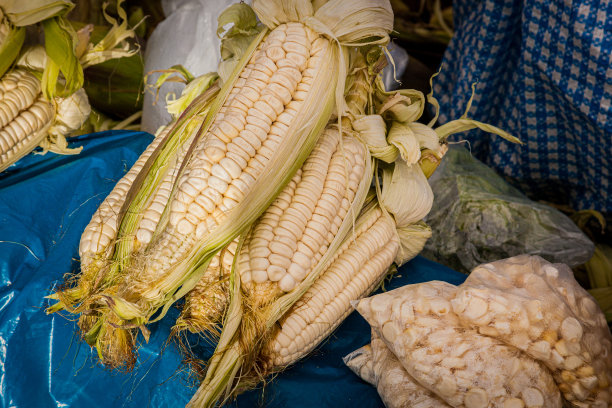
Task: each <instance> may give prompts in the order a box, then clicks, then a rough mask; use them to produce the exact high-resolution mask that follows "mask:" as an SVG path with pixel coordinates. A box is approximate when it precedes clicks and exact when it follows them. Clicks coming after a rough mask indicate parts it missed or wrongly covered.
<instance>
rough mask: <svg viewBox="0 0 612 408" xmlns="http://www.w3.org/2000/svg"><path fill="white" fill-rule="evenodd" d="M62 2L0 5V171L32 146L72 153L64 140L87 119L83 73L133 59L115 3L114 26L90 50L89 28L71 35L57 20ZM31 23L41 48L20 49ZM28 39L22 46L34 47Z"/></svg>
mask: <svg viewBox="0 0 612 408" xmlns="http://www.w3.org/2000/svg"><path fill="white" fill-rule="evenodd" d="M72 7H74V4H73V3H72V2H70V1H55V0H36V1H28V2H15V1H4V0H3V1H0V172H1V171H3V170H5V169H6V168H7V167H9V166H10V165H12V164H13V163H15V162H16V161H17V160H19V159H20V158H21V157H23V156H25V155H26V154H28V153H30V152H31V151H32V150H33V149H34V148H36V147H37V146H40V147H41V148H42V149H43V152H47V151H52V152H55V153H61V154H74V153H78V152H80V150H81V149H80V148H76V149H71V148H68V143H67V141H66V137H69V136H71V135H73V134H74V133H75V131H77V130H78V129H80V128H81V127H82V126H83V125H84V123H85V122H86V120H87V119H88V117H89V115H90V113H91V107H90V105H89V101H88V99H87V95H86V93H85V90H84V89H83V87H82V86H83V69H85V68H87V67H89V66H91V65H94V64H99V63H102V62H104V61H107V60H109V59H113V58H122V57H127V56H131V55H134V54H135V53H136V52H137V51H138V49H137V48H135V47H134V46H131V45H130V43H129V42H128V39H131V38H133V37H134V31H133V30H132V29H129V28H128V27H127V16H126V14H125V12H124V11H123V9H122V8H121V1H119V2H118V5H117V10H118V13H119V16H120V18H121V19H122V21H121V23H119V22H118V21H116V20H114V19H112V18H110V17H108V16H107V15H106V14H105V17H106V18H107V19H108V21H109V23H110V24H111V25H112V28H110V30H109V31H108V32H107V33H106V35H105V36H104V37H103V38H102V39H101V40H100V41H99V42H97V43H95V44H94V43H92V42H91V41H90V34H91V30H92V27H91V26H85V27H83V28H82V29H81V30H79V31H78V32H75V31H74V29H73V28H72V26H71V25H70V23H69V22H68V20H66V18H65V14H66V13H67V12H69V11H70V10H71V9H72ZM35 24H38V25H40V26H41V27H42V29H43V31H44V33H45V44H44V46H43V45H29V46H27V47H24V46H23V44H24V41H25V38H26V27H27V26H31V25H35ZM36 41H37V40H36V39H32V38H30V39H29V41H28V44H30V43H33V44H36Z"/></svg>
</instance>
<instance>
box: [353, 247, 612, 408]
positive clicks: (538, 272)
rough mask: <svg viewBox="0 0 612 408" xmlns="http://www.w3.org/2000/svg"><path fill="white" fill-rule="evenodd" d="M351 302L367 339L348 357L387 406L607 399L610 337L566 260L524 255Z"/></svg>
mask: <svg viewBox="0 0 612 408" xmlns="http://www.w3.org/2000/svg"><path fill="white" fill-rule="evenodd" d="M355 307H356V309H357V310H358V311H359V313H361V314H362V315H363V316H364V317H365V319H366V320H367V321H368V322H369V323H370V324H371V325H372V343H371V345H370V346H368V347H366V348H364V349H360V350H358V351H356V352H354V353H352V354H351V355H349V356H347V357H346V358H345V362H346V363H347V365H348V366H349V367H350V368H351V369H353V370H354V371H355V372H356V373H357V374H358V375H360V376H362V377H363V378H364V379H365V380H366V381H368V382H370V383H372V384H373V385H375V386H376V387H377V389H378V391H379V393H380V395H381V397H382V398H383V400H384V401H385V404H386V405H387V406H388V407H400V406H404V407H408V406H453V407H467V408H477V407H482V408H484V407H492V406H494V407H505V408H510V407H517V408H518V407H528V408H531V407H561V406H562V399H561V396H563V398H564V400H565V401H566V402H567V403H568V404H569V405H570V406H572V407H601V408H606V407H609V406H611V405H612V393H611V392H610V385H611V380H612V337H611V336H610V331H609V329H608V326H607V324H606V319H605V317H604V315H603V313H602V312H601V310H600V309H599V308H598V307H597V305H596V303H595V301H594V299H593V298H592V297H591V296H590V295H589V294H588V293H587V292H586V291H585V290H584V289H583V288H582V287H580V285H579V284H578V283H577V282H576V281H575V280H574V277H573V273H572V271H571V270H570V269H569V267H567V266H566V265H562V264H550V263H548V262H546V261H545V260H543V259H542V258H540V257H536V256H527V255H522V256H517V257H514V258H509V259H506V260H502V261H496V262H493V263H490V264H485V265H481V266H479V267H477V268H476V269H474V270H473V271H472V273H471V274H470V276H469V277H468V278H467V280H466V281H465V282H464V283H463V284H462V285H460V286H459V287H455V286H453V285H451V284H448V283H445V282H427V283H423V284H418V285H408V286H405V287H402V288H399V289H396V290H394V291H391V292H387V293H383V294H380V295H376V296H373V297H371V298H365V299H362V300H360V301H358V302H356V303H355Z"/></svg>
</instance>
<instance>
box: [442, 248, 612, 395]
mask: <svg viewBox="0 0 612 408" xmlns="http://www.w3.org/2000/svg"><path fill="white" fill-rule="evenodd" d="M451 303H452V307H453V311H454V312H455V313H456V314H457V315H458V316H459V320H460V322H461V324H462V325H464V326H466V327H471V328H474V329H475V330H478V332H479V333H481V334H483V335H487V336H490V337H492V338H495V339H497V340H500V341H502V342H504V343H506V344H508V345H511V346H514V347H516V348H519V349H521V350H523V351H524V352H525V353H526V354H527V355H529V356H530V357H532V358H534V359H537V360H539V361H541V362H542V363H544V364H545V365H546V366H547V367H548V368H549V369H550V370H551V372H552V374H553V377H554V379H555V381H556V382H557V384H558V386H559V389H560V390H561V392H562V393H563V396H564V397H565V398H566V399H567V400H568V401H570V402H571V403H572V404H573V405H574V406H577V407H608V406H610V404H612V393H611V391H610V382H611V379H612V337H611V336H610V331H609V329H608V325H607V323H606V319H605V317H604V314H603V313H602V312H601V310H600V309H599V307H598V306H597V304H596V303H595V301H594V299H593V298H592V297H591V296H590V295H589V294H588V293H587V291H585V290H584V289H583V288H582V287H580V285H579V284H578V283H577V282H576V280H575V279H574V276H573V273H572V271H571V269H570V268H569V267H567V266H565V265H562V264H551V263H549V262H547V261H545V260H544V259H542V258H540V257H538V256H528V255H522V256H517V257H513V258H508V259H505V260H501V261H496V262H492V263H488V264H484V265H481V266H479V267H477V268H475V269H474V270H473V271H472V273H471V274H470V276H469V277H468V278H467V280H466V281H465V283H464V284H462V285H461V286H460V287H459V290H458V292H457V295H456V297H455V299H453V300H452V301H451Z"/></svg>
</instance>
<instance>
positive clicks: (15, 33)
mask: <svg viewBox="0 0 612 408" xmlns="http://www.w3.org/2000/svg"><path fill="white" fill-rule="evenodd" d="M25 35H26V30H25V28H24V27H16V26H13V25H12V24H11V23H10V22H9V21H8V19H6V18H4V16H3V14H2V10H1V9H0V76H2V75H4V73H5V72H6V71H7V70H8V69H9V68H10V66H11V65H13V62H15V59H17V56H18V55H19V51H21V47H22V46H23V41H24V40H25Z"/></svg>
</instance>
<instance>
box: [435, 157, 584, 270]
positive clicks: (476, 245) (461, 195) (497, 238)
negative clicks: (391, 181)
mask: <svg viewBox="0 0 612 408" xmlns="http://www.w3.org/2000/svg"><path fill="white" fill-rule="evenodd" d="M429 182H430V185H431V188H432V190H433V192H434V196H435V200H434V204H433V207H432V209H431V211H430V213H429V215H428V216H427V217H426V222H427V224H429V226H431V229H432V232H433V233H432V237H431V239H430V240H429V241H428V242H427V244H426V245H425V249H424V251H423V255H424V256H426V257H427V258H429V259H432V260H435V261H437V262H440V263H442V264H444V265H447V266H449V267H451V268H453V269H455V270H458V271H462V272H466V273H467V272H469V271H470V270H472V269H473V268H475V267H476V266H478V265H480V264H482V263H487V262H491V261H495V260H498V259H504V258H509V257H512V256H515V255H520V254H530V255H539V256H541V257H542V258H544V259H546V260H547V261H550V262H554V263H564V264H566V265H569V266H570V267H574V266H578V265H581V264H583V263H585V262H586V261H588V260H589V259H590V258H591V256H592V255H593V251H594V248H595V247H594V245H593V243H592V242H591V241H590V240H589V238H588V237H587V236H586V235H584V234H583V233H582V231H580V229H579V228H578V227H577V226H576V225H575V224H574V223H573V222H572V220H570V219H569V218H568V217H567V216H565V215H564V214H562V213H561V212H560V211H558V210H556V209H554V208H553V207H551V206H549V205H545V204H541V203H537V202H534V201H531V200H530V199H528V198H527V197H526V196H525V195H523V194H522V193H521V192H520V191H519V190H517V189H516V188H514V187H512V186H510V184H508V183H507V182H506V181H505V180H504V179H503V178H502V177H501V176H499V175H498V174H497V173H495V171H494V170H493V169H491V168H489V167H487V166H486V165H485V164H483V163H482V162H480V161H478V160H477V159H476V158H474V157H473V156H472V155H471V154H470V152H469V151H468V150H467V149H465V148H463V147H460V146H451V147H450V148H449V150H448V153H447V154H446V155H445V157H444V159H443V160H442V163H441V165H440V167H439V168H438V169H437V170H436V172H435V173H434V174H433V175H432V176H431V178H430V179H429Z"/></svg>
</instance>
